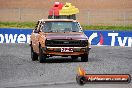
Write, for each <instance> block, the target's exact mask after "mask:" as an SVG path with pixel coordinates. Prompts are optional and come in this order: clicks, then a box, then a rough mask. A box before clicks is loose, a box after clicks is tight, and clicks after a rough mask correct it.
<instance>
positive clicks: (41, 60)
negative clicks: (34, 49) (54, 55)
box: [38, 47, 46, 63]
mask: <svg viewBox="0 0 132 88" xmlns="http://www.w3.org/2000/svg"><path fill="white" fill-rule="evenodd" d="M38 60H39V62H40V63H44V62H45V60H46V56H45V55H44V54H43V51H42V48H41V47H39V58H38Z"/></svg>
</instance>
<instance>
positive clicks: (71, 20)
mask: <svg viewBox="0 0 132 88" xmlns="http://www.w3.org/2000/svg"><path fill="white" fill-rule="evenodd" d="M39 21H42V22H44V21H70V22H77V21H76V20H73V19H41V20H39Z"/></svg>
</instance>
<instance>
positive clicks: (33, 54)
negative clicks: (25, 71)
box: [31, 46, 38, 61]
mask: <svg viewBox="0 0 132 88" xmlns="http://www.w3.org/2000/svg"><path fill="white" fill-rule="evenodd" d="M31 59H32V61H36V60H38V55H37V54H36V53H35V52H34V51H33V47H32V46H31Z"/></svg>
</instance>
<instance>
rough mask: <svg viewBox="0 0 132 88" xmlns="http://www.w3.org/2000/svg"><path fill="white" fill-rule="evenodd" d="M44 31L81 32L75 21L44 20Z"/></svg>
mask: <svg viewBox="0 0 132 88" xmlns="http://www.w3.org/2000/svg"><path fill="white" fill-rule="evenodd" d="M42 31H44V32H81V30H80V27H79V24H78V23H77V22H64V21H61V22H49V21H48V22H45V23H44V24H43V26H42Z"/></svg>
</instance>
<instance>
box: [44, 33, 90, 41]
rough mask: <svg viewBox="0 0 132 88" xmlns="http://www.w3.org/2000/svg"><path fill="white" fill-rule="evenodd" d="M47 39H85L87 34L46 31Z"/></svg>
mask: <svg viewBox="0 0 132 88" xmlns="http://www.w3.org/2000/svg"><path fill="white" fill-rule="evenodd" d="M45 36H46V39H47V40H51V39H73V40H87V39H88V38H87V36H86V35H85V34H84V33H47V34H46V35H45Z"/></svg>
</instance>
